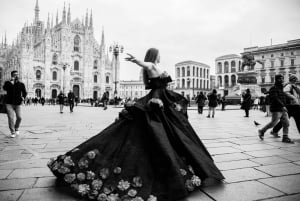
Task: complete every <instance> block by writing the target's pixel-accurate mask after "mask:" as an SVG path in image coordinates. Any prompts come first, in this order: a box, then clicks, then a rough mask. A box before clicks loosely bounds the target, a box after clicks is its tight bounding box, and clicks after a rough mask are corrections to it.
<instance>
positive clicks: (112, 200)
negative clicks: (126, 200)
mask: <svg viewBox="0 0 300 201" xmlns="http://www.w3.org/2000/svg"><path fill="white" fill-rule="evenodd" d="M120 200H121V199H120V197H119V194H110V195H109V196H108V197H107V201H120Z"/></svg>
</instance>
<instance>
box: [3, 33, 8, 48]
mask: <svg viewBox="0 0 300 201" xmlns="http://www.w3.org/2000/svg"><path fill="white" fill-rule="evenodd" d="M4 37H5V38H4V48H7V43H6V42H7V41H6V31H5V36H4Z"/></svg>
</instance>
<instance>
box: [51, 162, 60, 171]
mask: <svg viewBox="0 0 300 201" xmlns="http://www.w3.org/2000/svg"><path fill="white" fill-rule="evenodd" d="M59 167H60V165H59V163H58V162H57V161H55V162H54V163H52V166H51V167H50V168H51V170H52V171H56V170H58V168H59Z"/></svg>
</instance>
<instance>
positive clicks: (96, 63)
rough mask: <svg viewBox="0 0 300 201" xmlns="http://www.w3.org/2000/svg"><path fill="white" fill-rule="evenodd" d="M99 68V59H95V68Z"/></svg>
mask: <svg viewBox="0 0 300 201" xmlns="http://www.w3.org/2000/svg"><path fill="white" fill-rule="evenodd" d="M97 68H98V61H97V60H95V61H94V69H97Z"/></svg>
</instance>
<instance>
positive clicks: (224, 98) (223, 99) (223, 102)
mask: <svg viewBox="0 0 300 201" xmlns="http://www.w3.org/2000/svg"><path fill="white" fill-rule="evenodd" d="M221 105H222V111H225V106H226V97H225V95H224V96H223V97H222V98H221Z"/></svg>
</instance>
